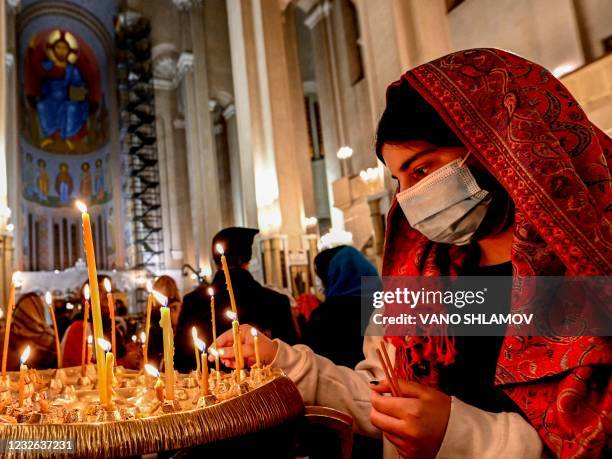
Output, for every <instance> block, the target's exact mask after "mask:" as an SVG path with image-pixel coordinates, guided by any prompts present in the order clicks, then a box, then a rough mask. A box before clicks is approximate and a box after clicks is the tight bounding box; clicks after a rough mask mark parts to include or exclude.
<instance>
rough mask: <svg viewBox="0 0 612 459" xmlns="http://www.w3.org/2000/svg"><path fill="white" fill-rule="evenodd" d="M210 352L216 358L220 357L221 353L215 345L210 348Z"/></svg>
mask: <svg viewBox="0 0 612 459" xmlns="http://www.w3.org/2000/svg"><path fill="white" fill-rule="evenodd" d="M208 352H210V355H212V356H213V357H214V358H215V359H216V358H218V357H219V353H218V352H217V350H216V349H215V348H214V347H211V348H209V349H208Z"/></svg>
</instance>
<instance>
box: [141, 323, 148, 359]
mask: <svg viewBox="0 0 612 459" xmlns="http://www.w3.org/2000/svg"><path fill="white" fill-rule="evenodd" d="M140 343H141V344H142V355H143V357H144V359H143V360H144V361H143V364H144V365H145V367H146V365H148V363H147V358H146V356H147V334H146V333H145V332H143V331H141V332H140Z"/></svg>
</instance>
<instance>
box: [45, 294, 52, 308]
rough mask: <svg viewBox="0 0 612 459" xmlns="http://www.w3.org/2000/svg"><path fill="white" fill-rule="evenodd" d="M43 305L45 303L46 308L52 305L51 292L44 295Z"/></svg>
mask: <svg viewBox="0 0 612 459" xmlns="http://www.w3.org/2000/svg"><path fill="white" fill-rule="evenodd" d="M45 303H47V306H51V304H52V303H53V296H51V292H47V293H45Z"/></svg>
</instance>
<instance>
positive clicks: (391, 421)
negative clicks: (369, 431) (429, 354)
mask: <svg viewBox="0 0 612 459" xmlns="http://www.w3.org/2000/svg"><path fill="white" fill-rule="evenodd" d="M399 386H400V392H401V394H402V397H401V398H400V397H385V396H383V395H382V394H384V393H389V392H391V389H390V387H389V384H388V382H387V381H381V382H380V383H378V384H373V383H370V388H371V389H372V411H371V412H370V420H371V421H372V424H373V425H374V426H376V427H378V428H379V429H380V430H382V432H383V434H384V436H385V437H386V438H387V439H388V440H389V441H390V442H391V443H393V444H394V445H395V447H396V448H397V450H398V451H399V453H400V454H401V455H402V456H403V457H406V458H419V459H421V458H423V459H429V458H432V459H433V458H435V457H436V455H437V454H438V451H439V449H440V445H441V444H442V440H443V439H444V434H445V433H446V425H447V424H448V418H449V416H450V407H451V398H450V397H449V396H448V395H446V394H445V393H443V392H440V391H439V390H436V389H432V388H430V387H427V386H424V385H422V384H419V383H416V382H411V381H403V380H400V381H399Z"/></svg>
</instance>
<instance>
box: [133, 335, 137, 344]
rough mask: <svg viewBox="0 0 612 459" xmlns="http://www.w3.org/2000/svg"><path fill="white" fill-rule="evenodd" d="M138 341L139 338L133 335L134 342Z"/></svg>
mask: <svg viewBox="0 0 612 459" xmlns="http://www.w3.org/2000/svg"><path fill="white" fill-rule="evenodd" d="M136 341H138V338H137V337H136V335H132V343H135V342H136Z"/></svg>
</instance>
